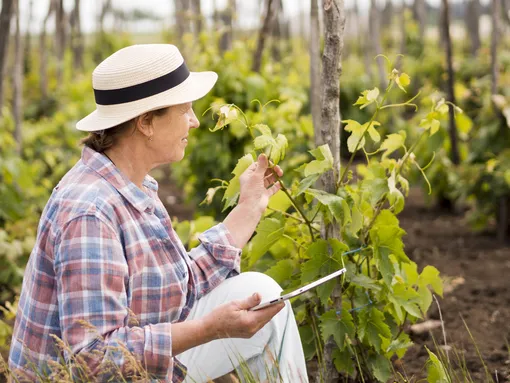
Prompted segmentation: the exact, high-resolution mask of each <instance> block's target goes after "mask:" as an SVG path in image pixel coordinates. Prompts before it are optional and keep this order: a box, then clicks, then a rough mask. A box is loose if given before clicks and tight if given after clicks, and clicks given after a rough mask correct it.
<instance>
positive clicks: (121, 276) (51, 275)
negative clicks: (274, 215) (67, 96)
mask: <svg viewBox="0 0 510 383" xmlns="http://www.w3.org/2000/svg"><path fill="white" fill-rule="evenodd" d="M143 185H144V186H145V187H146V192H143V191H142V190H141V189H139V188H138V187H137V186H136V185H135V184H133V183H132V182H130V181H129V180H128V179H127V177H126V176H124V175H123V174H122V173H121V172H119V170H118V169H117V168H116V167H115V166H114V165H113V164H112V163H111V162H110V161H109V160H108V159H107V158H106V157H105V156H104V155H102V154H100V153H98V152H95V151H94V150H92V149H90V148H87V147H85V148H84V149H83V152H82V157H81V160H80V161H78V163H77V164H76V165H75V166H74V167H73V168H72V169H71V170H70V171H69V172H68V173H67V174H66V176H65V177H64V178H63V179H62V180H61V182H60V183H59V184H58V185H57V187H56V188H55V190H54V191H53V193H52V195H51V198H50V200H49V202H48V204H47V205H46V207H45V209H44V212H43V214H42V217H41V220H40V224H39V228H38V234H37V241H36V244H35V247H34V249H33V251H32V254H31V256H30V260H29V262H28V265H27V268H26V271H25V277H24V280H23V287H22V291H21V296H20V301H19V307H18V314H17V317H16V323H15V327H14V333H13V337H12V339H13V340H12V344H11V349H10V355H9V366H10V368H11V370H13V371H18V376H19V377H22V376H24V375H25V374H26V375H27V376H28V377H29V379H30V380H32V381H33V380H35V377H34V374H33V370H34V369H38V370H39V371H41V372H42V373H47V372H48V367H49V366H51V364H53V361H57V362H58V353H57V351H56V347H55V341H54V339H53V336H57V337H59V338H60V339H62V340H63V341H64V342H65V344H67V345H68V346H69V348H70V352H66V353H65V355H66V359H67V360H69V359H70V358H71V357H79V358H78V359H82V360H83V361H85V362H86V364H87V366H88V368H89V369H90V371H91V372H92V373H93V374H99V373H102V374H105V371H107V370H108V368H112V366H113V367H115V368H116V369H117V370H119V369H120V370H121V371H123V372H128V371H129V370H130V368H132V363H131V364H130V362H129V359H130V357H127V356H126V355H125V354H123V353H122V352H120V351H119V348H122V347H123V346H125V347H126V348H127V349H128V350H129V351H130V352H131V354H132V355H134V357H135V358H136V360H137V361H138V362H139V363H141V365H142V366H143V368H144V369H145V370H146V371H147V372H148V373H149V374H151V376H153V377H154V378H155V379H161V380H164V381H173V382H180V381H182V380H183V379H184V377H185V373H186V367H185V366H183V365H182V364H180V363H179V361H178V360H177V359H176V358H174V357H173V356H172V323H174V322H181V321H184V320H185V319H186V317H187V316H188V314H189V312H190V310H191V308H192V307H193V305H194V303H195V301H196V300H198V299H200V298H201V297H202V296H203V295H204V294H207V293H208V292H209V291H211V290H212V289H213V288H214V287H215V286H217V285H218V284H219V283H221V282H222V281H223V280H225V279H226V278H228V277H230V276H232V275H236V274H238V273H239V260H240V253H241V250H240V249H238V248H236V247H234V246H232V245H231V243H232V238H231V237H230V235H229V233H228V231H227V229H226V228H225V226H224V225H223V224H219V225H216V226H214V227H213V228H211V229H210V230H208V231H206V232H204V233H202V234H201V235H200V236H199V239H200V242H201V245H200V246H198V247H197V248H195V249H193V250H192V251H191V252H189V253H188V252H187V251H186V249H185V248H184V246H183V244H182V242H181V241H180V240H179V238H178V237H177V234H176V233H175V231H174V229H173V228H172V226H171V222H170V218H169V216H168V213H167V211H166V210H165V208H164V206H163V204H162V203H161V201H160V200H159V198H158V196H157V190H158V185H157V183H156V181H155V180H154V179H153V178H152V177H150V176H146V177H145V180H144V183H143ZM85 322H86V323H88V324H90V325H92V326H94V327H95V329H96V330H97V331H92V330H91V328H90V326H86V325H85V326H84V323H85ZM98 335H100V336H98ZM32 363H33V364H32ZM27 364H30V366H27ZM108 366H109V367H108ZM34 367H36V368H34ZM103 378H105V379H106V375H104V376H103ZM101 379H102V378H101Z"/></svg>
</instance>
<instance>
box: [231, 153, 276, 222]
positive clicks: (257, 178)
mask: <svg viewBox="0 0 510 383" xmlns="http://www.w3.org/2000/svg"><path fill="white" fill-rule="evenodd" d="M268 166H269V161H268V159H267V156H266V155H265V154H260V155H259V157H258V159H257V161H255V162H254V163H253V164H251V165H250V166H249V167H248V169H246V170H245V171H244V173H243V174H241V176H240V177H239V183H240V185H241V186H240V196H239V205H241V204H247V205H248V206H252V207H254V208H256V209H260V213H261V214H262V213H263V212H264V211H265V210H266V207H267V204H268V203H269V198H271V196H272V195H273V194H275V193H276V192H277V191H278V190H280V188H281V187H280V184H279V183H278V180H277V177H276V176H275V174H274V173H276V174H277V175H278V177H281V176H282V175H283V170H282V169H281V168H280V167H279V166H278V165H276V166H274V167H273V168H271V167H268Z"/></svg>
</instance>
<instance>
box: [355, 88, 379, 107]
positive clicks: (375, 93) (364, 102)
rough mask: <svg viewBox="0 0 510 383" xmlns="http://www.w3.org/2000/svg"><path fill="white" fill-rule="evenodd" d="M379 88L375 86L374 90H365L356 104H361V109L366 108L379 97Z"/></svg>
mask: <svg viewBox="0 0 510 383" xmlns="http://www.w3.org/2000/svg"><path fill="white" fill-rule="evenodd" d="M379 93H380V92H379V88H377V87H375V88H374V89H372V90H364V91H363V92H361V96H359V97H358V99H357V100H356V102H355V103H354V105H361V106H360V109H363V108H366V107H367V106H368V105H370V104H372V103H373V102H374V101H376V100H377V97H379Z"/></svg>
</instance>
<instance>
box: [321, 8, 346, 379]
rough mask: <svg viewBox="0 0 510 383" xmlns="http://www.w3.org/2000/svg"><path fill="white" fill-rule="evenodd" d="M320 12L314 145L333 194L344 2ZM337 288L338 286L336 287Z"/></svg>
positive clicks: (331, 370) (332, 234)
mask: <svg viewBox="0 0 510 383" xmlns="http://www.w3.org/2000/svg"><path fill="white" fill-rule="evenodd" d="M323 14H324V52H323V54H322V75H321V84H322V94H321V124H320V129H319V130H318V131H319V136H316V137H315V143H316V144H317V145H322V144H328V145H329V148H330V150H331V153H332V154H333V169H332V170H330V171H328V172H326V173H324V174H323V176H322V177H321V183H322V187H323V189H324V190H325V191H326V192H328V193H332V194H336V190H337V183H338V180H339V175H340V123H341V118H340V75H341V73H342V50H343V45H344V29H345V21H346V17H345V4H344V1H343V0H325V1H324V3H323ZM321 231H322V234H323V237H324V238H339V237H340V231H339V228H338V227H335V225H333V224H329V225H327V226H324V225H323V228H322V230H321ZM338 289H339V288H338ZM338 289H337V290H335V291H334V292H333V301H334V305H335V307H337V308H338V307H341V305H342V302H341V292H340V291H338ZM334 349H335V342H334V340H333V339H332V337H330V338H329V339H328V340H327V341H326V343H325V350H324V366H323V367H324V371H323V372H322V373H323V374H322V378H323V380H324V382H326V383H329V382H336V381H337V380H338V378H339V376H338V372H337V370H336V367H335V365H334V363H333V355H332V354H333V350H334Z"/></svg>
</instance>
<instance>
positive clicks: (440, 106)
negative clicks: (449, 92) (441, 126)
mask: <svg viewBox="0 0 510 383" xmlns="http://www.w3.org/2000/svg"><path fill="white" fill-rule="evenodd" d="M434 109H435V110H436V111H437V112H439V113H440V114H446V113H448V104H446V101H445V99H444V98H442V99H441V100H439V101H438V102H437V104H436V106H435V108H434Z"/></svg>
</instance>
